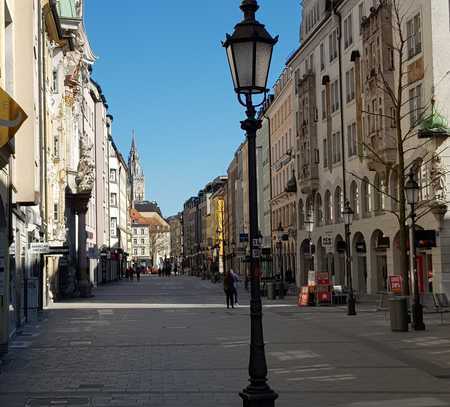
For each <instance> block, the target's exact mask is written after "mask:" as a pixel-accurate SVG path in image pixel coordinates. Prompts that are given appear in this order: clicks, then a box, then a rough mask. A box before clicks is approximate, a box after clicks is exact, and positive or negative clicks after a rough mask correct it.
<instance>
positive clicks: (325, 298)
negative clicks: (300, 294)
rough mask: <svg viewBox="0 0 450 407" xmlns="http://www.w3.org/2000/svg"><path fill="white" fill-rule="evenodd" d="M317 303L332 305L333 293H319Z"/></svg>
mask: <svg viewBox="0 0 450 407" xmlns="http://www.w3.org/2000/svg"><path fill="white" fill-rule="evenodd" d="M317 301H318V302H319V303H327V304H329V303H331V292H330V291H319V292H318V293H317Z"/></svg>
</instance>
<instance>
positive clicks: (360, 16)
mask: <svg viewBox="0 0 450 407" xmlns="http://www.w3.org/2000/svg"><path fill="white" fill-rule="evenodd" d="M358 17H359V34H362V22H363V17H365V16H364V3H361V4H360V5H359V6H358Z"/></svg>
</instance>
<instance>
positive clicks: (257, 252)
mask: <svg viewBox="0 0 450 407" xmlns="http://www.w3.org/2000/svg"><path fill="white" fill-rule="evenodd" d="M252 255H253V258H254V259H259V258H260V257H261V249H260V248H259V247H257V248H253V252H252Z"/></svg>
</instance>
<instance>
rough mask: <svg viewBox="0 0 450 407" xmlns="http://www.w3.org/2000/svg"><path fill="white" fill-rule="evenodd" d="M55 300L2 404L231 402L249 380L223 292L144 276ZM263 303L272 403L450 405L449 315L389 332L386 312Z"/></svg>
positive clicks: (236, 317) (16, 350) (237, 316)
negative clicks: (86, 295) (352, 313)
mask: <svg viewBox="0 0 450 407" xmlns="http://www.w3.org/2000/svg"><path fill="white" fill-rule="evenodd" d="M95 294H96V296H95V297H94V298H92V299H89V300H77V301H70V302H64V303H58V304H55V305H54V306H53V307H52V308H51V309H49V310H48V311H46V312H45V313H44V317H43V319H42V320H41V321H40V322H39V323H38V324H35V325H30V326H27V327H26V328H25V329H24V330H23V331H22V333H21V335H18V336H17V337H16V338H15V340H14V341H13V343H12V344H11V350H10V353H9V354H8V355H7V356H6V357H5V358H4V360H3V363H2V365H1V367H0V369H1V374H0V406H1V407H16V406H17V407H24V406H28V407H37V406H39V407H45V406H52V407H54V406H72V407H86V406H92V407H93V406H95V407H106V406H108V407H110V406H119V407H130V406H151V407H180V406H186V407H206V406H208V407H211V406H215V407H231V406H240V405H242V402H241V400H240V399H239V397H238V395H237V393H238V391H239V390H241V389H242V388H243V387H245V385H246V383H247V378H248V374H247V362H248V335H249V316H248V314H249V309H248V299H247V298H246V296H247V294H246V293H245V292H244V291H243V292H241V293H240V295H241V297H242V298H241V303H242V304H241V305H240V306H239V307H238V308H237V309H234V310H226V309H224V306H223V300H224V298H223V294H222V290H221V286H220V285H214V284H212V283H210V282H208V281H202V280H200V279H197V278H190V277H171V278H159V277H144V278H142V279H141V281H140V282H136V281H134V282H128V281H126V282H125V281H122V282H119V283H115V284H112V285H109V286H105V287H101V288H99V289H97V290H96V292H95ZM294 302H295V301H294V299H293V298H288V299H286V300H284V301H273V302H270V303H266V304H265V308H264V329H265V337H266V343H267V345H266V351H267V360H268V365H269V369H270V373H269V380H270V384H271V386H272V387H273V388H274V390H276V391H277V392H279V394H280V398H279V400H278V401H277V407H297V406H303V405H307V406H310V407H314V406H318V407H319V406H320V407H331V406H333V407H394V406H395V407H438V406H450V322H449V321H450V315H449V316H447V318H446V320H447V321H446V322H445V321H444V324H441V321H440V318H439V316H434V315H426V323H427V328H428V329H427V331H425V332H420V333H414V332H408V333H392V332H390V329H389V321H387V320H386V318H385V314H384V313H380V312H378V313H376V312H372V310H371V308H370V307H365V308H364V307H363V309H360V310H359V311H360V312H359V313H358V315H357V316H356V317H348V316H346V314H345V309H344V308H342V307H333V308H331V307H330V308H327V307H321V308H297V307H296V306H295V305H293V304H292V303H294Z"/></svg>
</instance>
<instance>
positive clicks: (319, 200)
mask: <svg viewBox="0 0 450 407" xmlns="http://www.w3.org/2000/svg"><path fill="white" fill-rule="evenodd" d="M314 217H315V219H316V224H317V226H322V225H323V206H322V197H321V196H320V194H319V193H318V194H316V213H315V216H314Z"/></svg>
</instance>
